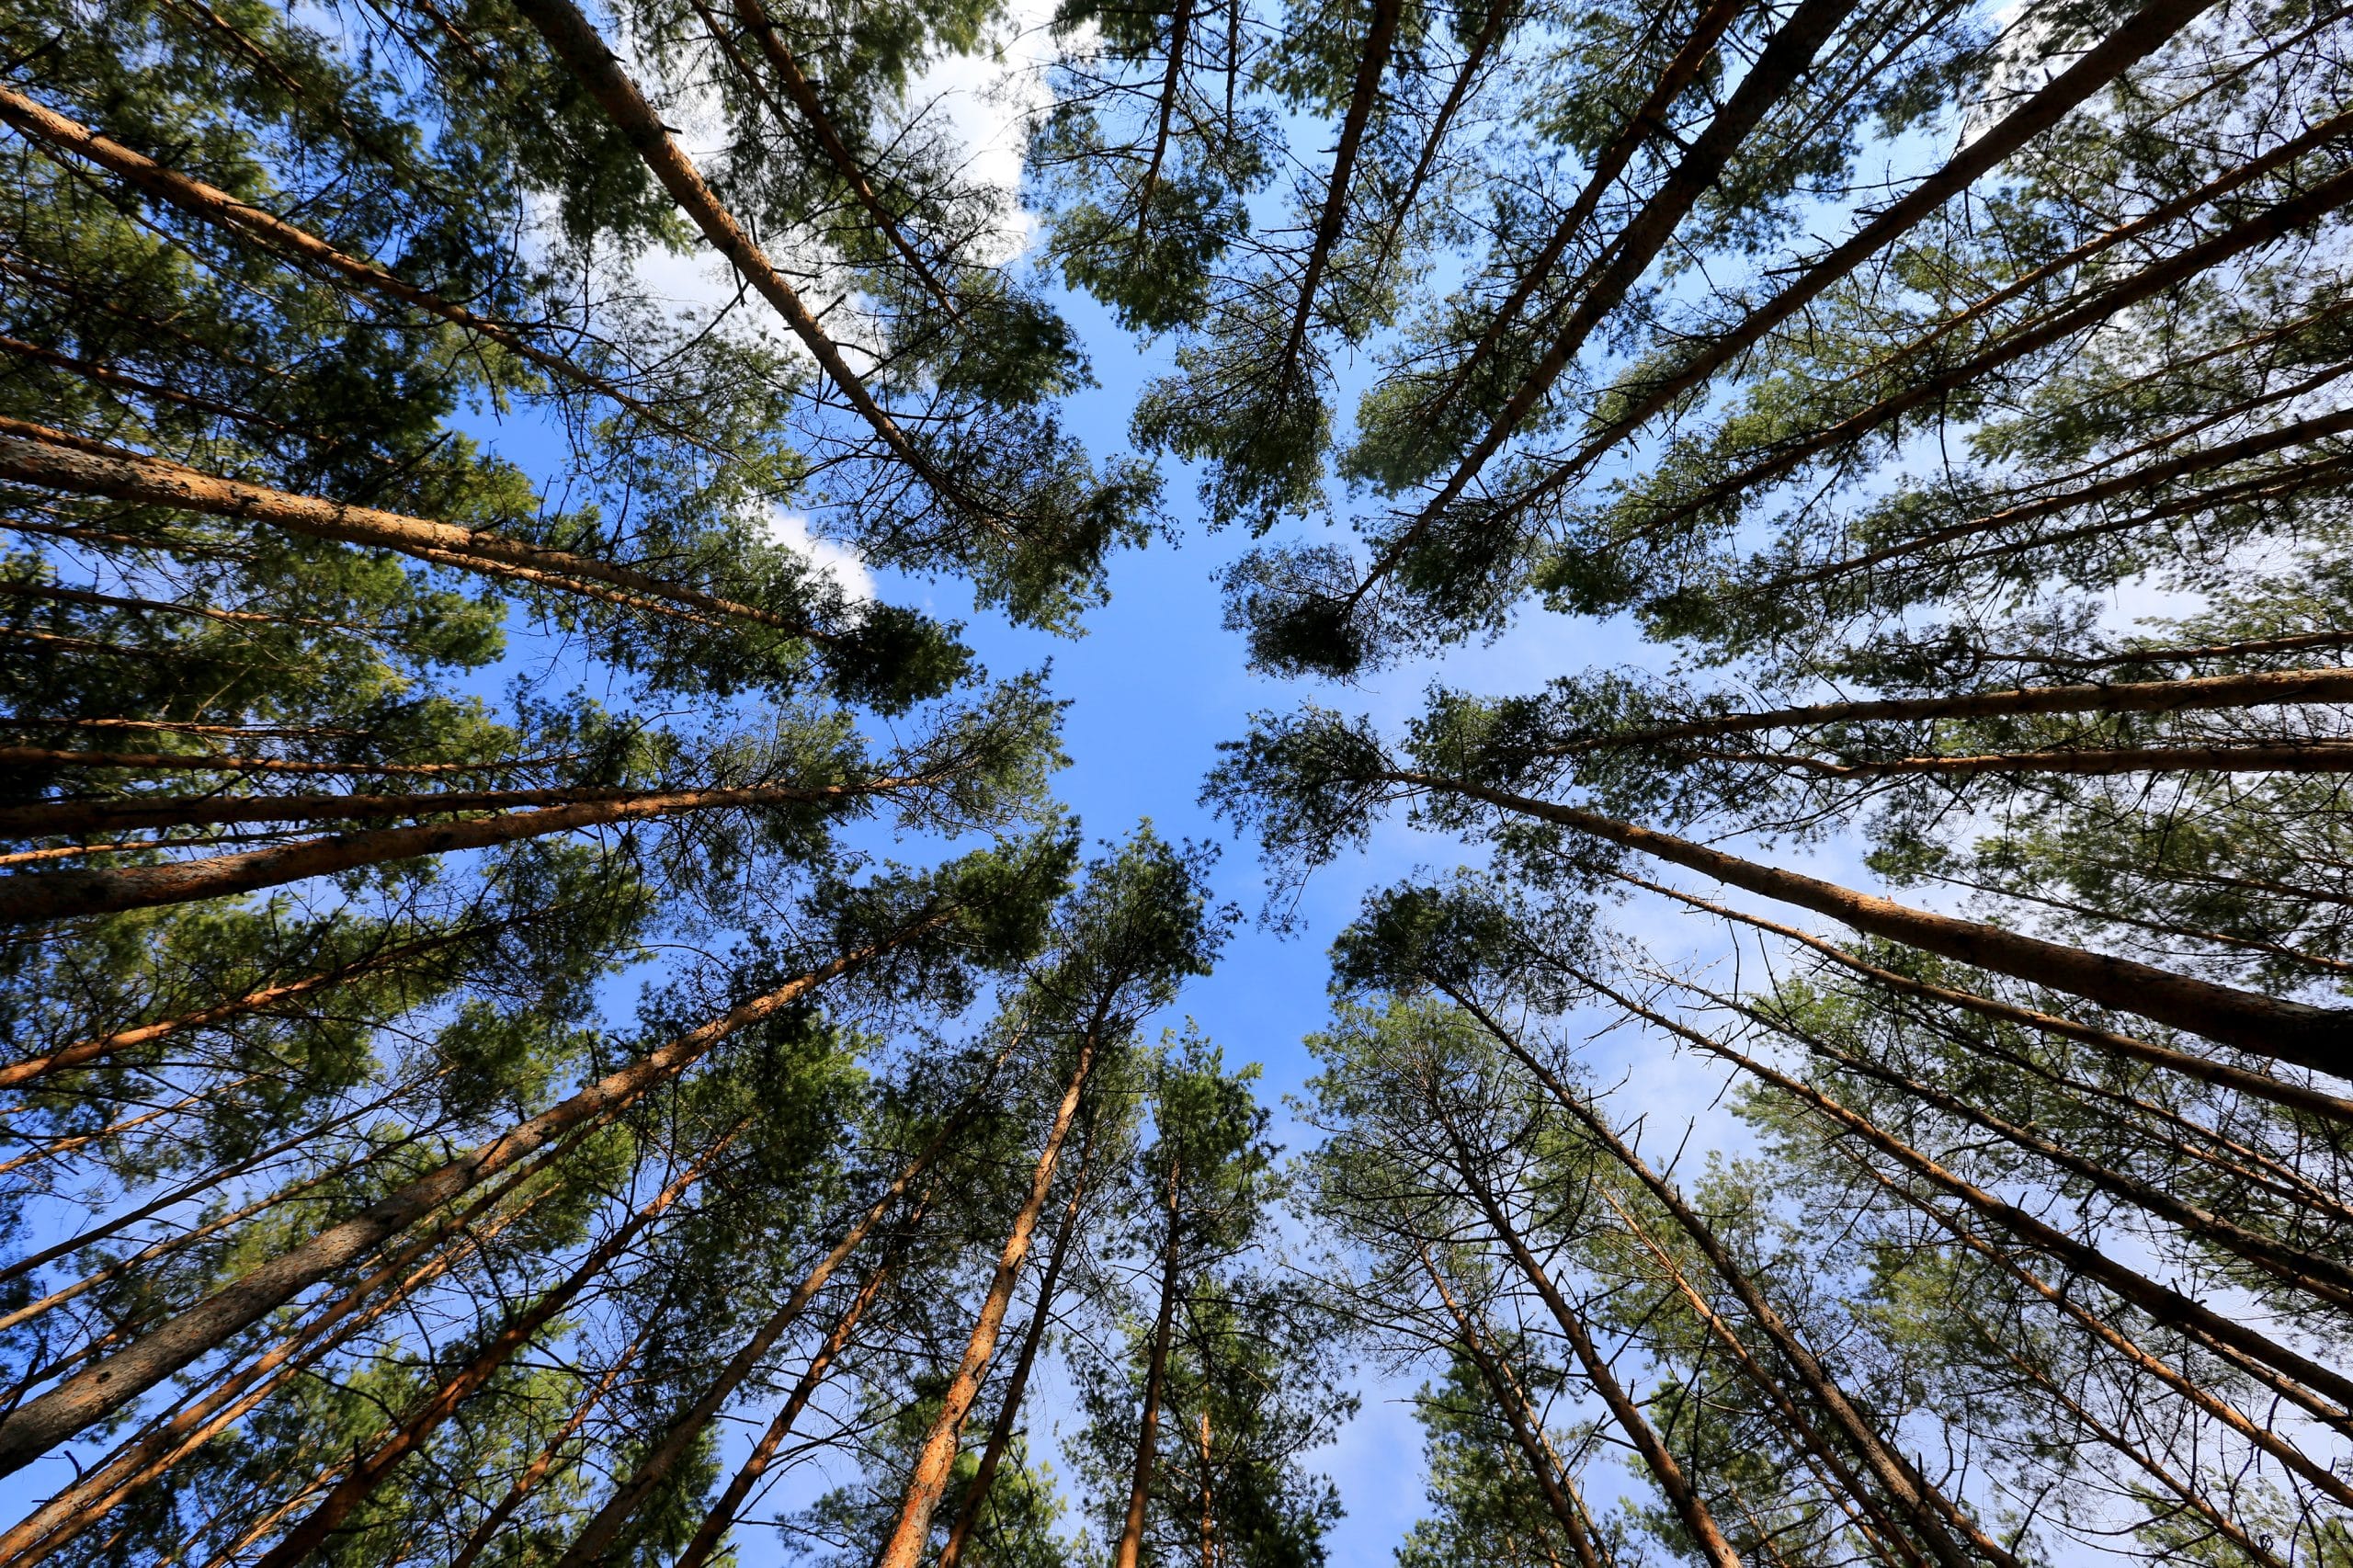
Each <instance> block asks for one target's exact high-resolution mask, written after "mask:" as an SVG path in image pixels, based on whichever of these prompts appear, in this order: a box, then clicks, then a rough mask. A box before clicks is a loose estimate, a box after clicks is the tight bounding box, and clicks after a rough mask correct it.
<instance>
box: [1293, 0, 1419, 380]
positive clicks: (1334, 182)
mask: <svg viewBox="0 0 2353 1568" xmlns="http://www.w3.org/2000/svg"><path fill="white" fill-rule="evenodd" d="M1402 10H1404V5H1403V0H1372V24H1371V26H1370V28H1368V29H1367V30H1366V32H1365V40H1364V50H1363V52H1362V53H1361V55H1359V57H1358V61H1357V79H1356V84H1355V86H1354V88H1353V89H1352V90H1351V91H1350V93H1349V95H1348V108H1347V114H1346V116H1344V117H1343V118H1342V119H1341V121H1340V141H1339V144H1338V146H1337V147H1336V148H1335V149H1334V151H1333V153H1332V174H1331V177H1330V178H1329V179H1328V180H1327V181H1326V182H1325V184H1324V212H1323V216H1322V217H1321V218H1320V219H1319V220H1318V221H1317V222H1316V225H1315V237H1314V240H1313V243H1312V244H1310V245H1309V247H1308V252H1307V263H1306V265H1305V266H1304V267H1301V268H1300V283H1299V302H1298V303H1297V304H1296V305H1294V306H1293V307H1292V309H1291V318H1290V336H1288V337H1287V338H1285V339H1284V342H1283V351H1282V358H1280V359H1279V360H1278V361H1277V362H1276V364H1277V373H1278V374H1279V375H1280V376H1281V377H1282V378H1283V380H1284V381H1285V382H1286V383H1287V384H1288V383H1289V382H1290V379H1291V368H1292V367H1293V366H1294V365H1295V364H1297V363H1298V361H1299V356H1300V352H1301V350H1302V349H1303V348H1304V347H1306V346H1307V328H1308V324H1309V323H1310V322H1311V321H1312V320H1313V318H1314V314H1315V295H1316V291H1317V290H1319V289H1321V288H1322V287H1323V284H1324V265H1325V264H1326V263H1327V262H1329V261H1330V260H1331V258H1332V247H1333V246H1334V245H1336V244H1339V243H1340V230H1341V229H1342V228H1343V227H1344V226H1345V225H1346V223H1347V216H1348V185H1349V182H1350V181H1351V180H1352V179H1353V178H1354V177H1355V176H1356V165H1357V148H1358V144H1359V143H1361V142H1363V141H1364V131H1365V127H1366V126H1367V125H1369V124H1370V123H1371V122H1372V110H1373V106H1374V105H1375V104H1377V103H1379V102H1380V101H1381V77H1382V75H1383V74H1386V73H1387V72H1388V69H1389V54H1390V46H1391V44H1392V41H1393V40H1395V39H1396V37H1397V17H1398V14H1399V13H1400V12H1401V11H1402Z"/></svg>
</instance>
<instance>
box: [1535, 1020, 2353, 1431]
mask: <svg viewBox="0 0 2353 1568" xmlns="http://www.w3.org/2000/svg"><path fill="white" fill-rule="evenodd" d="M1580 978H1581V979H1582V980H1583V982H1584V983H1585V984H1586V986H1587V987H1589V988H1590V989H1591V990H1593V991H1594V992H1595V994H1597V995H1601V996H1604V997H1607V998H1608V1000H1609V1001H1611V1002H1612V1003H1614V1004H1616V1005H1617V1006H1619V1007H1620V1008H1621V1009H1623V1010H1624V1011H1625V1013H1626V1014H1627V1016H1628V1017H1636V1018H1641V1019H1643V1020H1644V1021H1645V1022H1648V1023H1650V1024H1653V1025H1654V1026H1656V1027H1657V1028H1662V1029H1664V1030H1665V1031H1666V1032H1667V1033H1669V1034H1671V1035H1674V1036H1675V1037H1676V1038H1677V1039H1678V1040H1684V1041H1686V1042H1688V1043H1689V1044H1691V1045H1695V1046H1698V1047H1699V1049H1700V1050H1702V1051H1706V1052H1708V1053H1709V1054H1710V1055H1711V1056H1716V1057H1720V1058H1722V1060H1724V1061H1726V1062H1731V1063H1733V1065H1734V1066H1736V1067H1739V1068H1742V1069H1743V1070H1745V1072H1747V1073H1748V1074H1751V1075H1752V1076H1754V1077H1756V1079H1758V1080H1759V1081H1760V1082H1763V1083H1767V1084H1769V1085H1772V1086H1773V1087H1775V1088H1777V1089H1779V1090H1781V1091H1782V1092H1783V1093H1785V1094H1788V1095H1790V1096H1793V1097H1795V1098H1797V1099H1798V1100H1800V1101H1802V1103H1804V1104H1806V1105H1809V1106H1812V1107H1813V1108H1814V1109H1816V1110H1817V1111H1820V1112H1821V1113H1822V1114H1823V1115H1824V1117H1825V1118H1827V1119H1829V1120H1831V1121H1833V1122H1835V1123H1836V1124H1837V1125H1838V1126H1840V1127H1842V1128H1844V1129H1846V1130H1847V1131H1850V1132H1852V1133H1854V1134H1855V1135H1856V1136H1857V1137H1859V1138H1860V1139H1861V1140H1862V1141H1863V1142H1866V1143H1869V1144H1870V1146H1871V1147H1872V1148H1874V1149H1876V1150H1878V1151H1879V1152H1880V1153H1882V1154H1884V1155H1886V1156H1887V1157H1888V1158H1890V1159H1892V1160H1893V1161H1895V1162H1896V1163H1897V1164H1898V1165H1902V1166H1903V1167H1904V1169H1906V1170H1908V1171H1911V1172H1912V1173H1913V1174H1915V1176H1920V1177H1922V1178H1923V1179H1925V1180H1927V1182H1929V1183H1930V1184H1931V1185H1933V1186H1935V1187H1938V1189H1940V1190H1941V1191H1943V1192H1945V1193H1947V1194H1949V1195H1950V1196H1952V1197H1954V1198H1957V1199H1960V1200H1961V1202H1962V1203H1964V1204H1966V1205H1967V1206H1968V1207H1969V1208H1971V1209H1972V1210H1976V1211H1977V1212H1978V1213H1979V1214H1982V1215H1984V1217H1985V1218H1986V1219H1988V1220H1991V1221H1993V1222H1994V1223H1995V1224H1997V1225H1999V1226H2001V1227H2002V1228H2003V1229H2004V1230H2006V1231H2007V1232H2009V1233H2011V1234H2012V1235H2014V1236H2016V1237H2018V1239H2019V1240H2020V1241H2021V1242H2023V1243H2024V1244H2026V1245H2027V1246H2029V1247H2030V1248H2032V1249H2033V1250H2035V1251H2037V1252H2040V1253H2044V1254H2047V1255H2049V1256H2052V1257H2055V1258H2057V1259H2058V1260H2059V1261H2061V1262H2062V1263H2064V1264H2065V1265H2066V1266H2067V1267H2070V1268H2072V1269H2074V1270H2075V1272H2076V1273H2078V1274H2081V1275H2083V1276H2085V1277H2086V1278H2090V1279H2094V1280H2097V1282H2098V1283H2099V1284H2100V1285H2101V1286H2103V1287H2104V1288H2106V1289H2107V1290H2109V1291H2111V1292H2113V1293H2114V1294H2115V1295H2117V1296H2118V1297H2120V1298H2121V1299H2122V1300H2124V1301H2127V1302H2129V1303H2131V1305H2132V1306H2135V1307H2137V1308H2139V1309H2140V1310H2141V1311H2143V1312H2147V1313H2148V1314H2149V1315H2150V1316H2151V1317H2153V1318H2154V1319H2155V1320H2156V1321H2158V1322H2159V1323H2163V1324H2169V1325H2171V1326H2172V1327H2175V1328H2177V1329H2181V1330H2183V1331H2185V1332H2187V1333H2188V1334H2190V1335H2193V1336H2194V1337H2196V1338H2199V1339H2201V1340H2204V1341H2206V1342H2207V1343H2208V1344H2210V1345H2212V1346H2217V1347H2220V1348H2222V1349H2226V1350H2228V1351H2234V1352H2236V1353H2237V1354H2239V1355H2241V1356H2244V1357H2245V1358H2248V1359H2249V1360H2251V1361H2256V1362H2260V1363H2261V1364H2262V1365H2264V1366H2265V1367H2268V1368H2270V1369H2272V1370H2274V1371H2276V1372H2278V1373H2279V1374H2280V1375H2282V1376H2283V1377H2284V1378H2286V1379H2289V1380H2290V1381H2291V1382H2292V1383H2294V1384H2301V1385H2302V1391H2301V1392H2302V1400H2301V1401H2300V1403H2303V1404H2304V1407H2305V1408H2306V1409H2308V1410H2311V1411H2312V1413H2313V1415H2316V1416H2318V1417H2319V1418H2320V1419H2322V1420H2324V1421H2325V1422H2327V1423H2328V1424H2329V1425H2331V1426H2334V1427H2336V1429H2337V1430H2339V1431H2342V1432H2348V1433H2353V1378H2348V1377H2347V1376H2346V1375H2345V1374H2343V1373H2341V1372H2338V1371H2336V1370H2335V1369H2332V1368H2329V1367H2325V1366H2323V1365H2321V1364H2320V1363H2319V1362H2316V1361H2314V1360H2313V1359H2312V1358H2309V1357H2307V1356H2303V1355H2301V1354H2299V1353H2298V1352H2296V1351H2294V1350H2291V1349H2290V1348H2288V1347H2287V1346H2284V1345H2279V1344H2277V1343H2275V1342H2274V1341H2272V1340H2271V1339H2269V1338H2268V1337H2266V1336H2265V1335H2261V1334H2258V1333H2256V1331H2255V1330H2254V1329H2252V1328H2250V1327H2248V1326H2247V1325H2245V1324H2242V1323H2240V1322H2238V1321H2236V1320H2235V1319H2233V1318H2228V1317H2225V1316H2223V1315H2222V1313H2220V1312H2214V1311H2213V1310H2211V1308H2208V1307H2206V1306H2204V1305H2201V1304H2200V1303H2199V1302H2197V1301H2192V1300H2190V1299H2189V1298H2188V1297H2187V1296H2185V1295H2183V1294H2182V1293H2181V1292H2180V1291H2178V1290H2173V1289H2171V1288H2170V1287H2168V1286H2165V1285H2160V1284H2158V1283H2157V1282H2156V1281H2155V1280H2154V1279H2151V1278H2147V1277H2146V1276H2144V1275H2142V1274H2139V1273H2137V1272H2135V1271H2134V1270H2132V1269H2130V1268H2127V1267H2124V1266H2123V1265H2122V1264H2120V1263H2118V1262H2117V1261H2116V1260H2115V1259H2113V1258H2111V1257H2109V1256H2108V1255H2107V1254H2105V1253H2103V1252H2100V1251H2099V1250H2098V1249H2097V1248H2095V1247H2091V1246H2088V1245H2086V1244H2084V1243H2082V1242H2080V1241H2077V1240H2076V1239H2075V1237H2073V1236H2071V1235H2069V1234H2067V1233H2065V1232H2064V1231H2061V1230H2058V1229H2056V1228H2054V1227H2052V1226H2051V1225H2048V1224H2045V1223H2044V1222H2043V1221H2040V1220H2039V1219H2037V1218H2036V1217H2035V1216H2034V1215H2032V1214H2029V1213H2028V1212H2027V1211H2026V1210H2023V1209H2020V1208H2018V1206H2017V1205H2015V1204H2011V1203H2006V1202H2004V1201H2003V1200H2002V1199H1998V1198H1996V1197H1995V1196H1994V1195H1993V1194H1992V1193H1990V1192H1987V1191H1986V1190H1984V1188H1983V1187H1977V1186H1975V1185H1973V1184H1972V1183H1970V1182H1968V1181H1965V1180H1963V1179H1962V1178H1961V1177H1960V1176H1955V1175H1954V1174H1953V1173H1952V1172H1950V1171H1949V1170H1946V1169H1945V1168H1944V1167H1943V1166H1942V1165H1938V1163H1937V1162H1936V1161H1934V1160H1932V1159H1930V1158H1929V1157H1928V1156H1927V1155H1926V1154H1924V1153H1920V1152H1919V1151H1918V1150H1916V1149H1915V1148H1913V1147H1912V1146H1911V1145H1910V1144H1908V1143H1905V1142H1903V1141H1902V1140H1900V1139H1898V1138H1896V1137H1895V1136H1894V1135H1893V1134H1892V1133H1890V1132H1888V1131H1885V1130H1883V1129H1881V1127H1880V1126H1879V1125H1878V1124H1877V1123H1875V1122H1873V1121H1871V1120H1870V1119H1869V1118H1867V1117H1865V1116H1863V1115H1861V1114H1860V1113H1859V1112H1857V1111H1855V1110H1852V1109H1849V1108H1847V1107H1846V1106H1844V1105H1841V1104H1840V1103H1839V1102H1838V1101H1836V1100H1834V1099H1832V1098H1831V1097H1830V1096H1827V1095H1825V1094H1824V1093H1823V1092H1822V1091H1821V1090H1819V1089H1816V1088H1814V1087H1813V1086H1812V1085H1808V1084H1803V1083H1801V1082H1799V1081H1798V1080H1797V1079H1795V1078H1792V1077H1790V1075H1789V1074H1785V1073H1780V1072H1777V1071H1775V1070H1774V1069H1773V1068H1771V1067H1768V1066H1767V1065H1766V1064H1765V1063H1763V1062H1759V1061H1757V1060H1756V1058H1754V1057H1752V1056H1749V1055H1747V1054H1745V1052H1743V1051H1737V1050H1735V1049H1733V1047H1731V1046H1729V1045H1726V1044H1724V1043H1723V1042H1722V1041H1721V1040H1715V1039H1713V1038H1712V1037H1711V1036H1709V1035H1706V1034H1703V1033H1702V1032H1700V1031H1699V1030H1698V1029H1694V1028H1688V1026H1686V1025H1683V1024H1679V1023H1677V1022H1676V1021H1675V1020H1674V1019H1672V1018H1668V1017H1665V1016H1664V1015H1662V1014H1660V1013H1658V1012H1656V1011H1655V1010H1654V1009H1652V1008H1649V1007H1645V1006H1643V1005H1642V1004H1640V1003H1638V1002H1636V1001H1634V1000H1633V999H1632V998H1631V997H1629V996H1627V995H1625V994H1622V993H1620V992H1619V991H1616V990H1614V989H1612V988H1611V987H1609V986H1608V985H1607V984H1605V983H1602V982H1601V981H1599V980H1598V979H1597V978H1595V977H1593V976H1590V975H1587V976H1581V977H1580ZM2283 1392H2285V1391H2283ZM2322 1401H2327V1402H2329V1403H2322Z"/></svg>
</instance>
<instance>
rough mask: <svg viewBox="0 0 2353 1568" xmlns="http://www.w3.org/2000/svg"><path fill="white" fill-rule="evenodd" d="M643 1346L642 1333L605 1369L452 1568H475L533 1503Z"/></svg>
mask: <svg viewBox="0 0 2353 1568" xmlns="http://www.w3.org/2000/svg"><path fill="white" fill-rule="evenodd" d="M643 1347H644V1337H643V1335H642V1334H641V1335H640V1336H639V1337H638V1338H637V1339H635V1340H633V1341H631V1343H630V1344H629V1345H628V1346H626V1347H625V1348H623V1350H622V1351H621V1353H620V1355H619V1356H616V1357H615V1358H613V1364H612V1365H611V1366H610V1367H608V1368H607V1369H605V1375H604V1376H602V1377H600V1378H598V1379H597V1381H596V1382H594V1383H593V1384H591V1385H590V1386H589V1389H588V1392H587V1393H586V1394H585V1395H584V1396H583V1397H582V1399H581V1401H580V1403H578V1404H576V1405H574V1407H573V1411H572V1415H570V1416H569V1417H567V1418H566V1419H565V1421H564V1423H563V1426H560V1427H558V1428H557V1429H556V1434H555V1436H554V1437H550V1438H549V1439H548V1440H547V1443H546V1444H545V1446H543V1447H542V1448H541V1449H540V1451H539V1452H538V1453H536V1454H534V1455H532V1456H531V1461H530V1463H529V1464H527V1465H525V1466H524V1467H523V1469H522V1471H521V1472H520V1473H519V1474H517V1476H516V1477H515V1479H514V1480H513V1481H512V1482H510V1483H508V1484H507V1488H506V1495H504V1496H502V1497H501V1498H499V1500H498V1502H497V1503H496V1504H495V1505H494V1506H493V1507H492V1508H491V1510H490V1512H488V1513H487V1514H484V1515H483V1517H482V1522H481V1523H480V1524H478V1525H476V1526H475V1527H474V1528H473V1533H472V1535H469V1536H468V1537H466V1543H465V1545H464V1546H462V1547H460V1549H459V1551H458V1555H457V1556H455V1557H453V1558H451V1559H450V1560H449V1568H472V1562H473V1561H474V1559H475V1558H477V1557H480V1556H481V1555H482V1554H483V1551H485V1550H487V1549H488V1548H489V1546H490V1544H491V1542H492V1541H494V1540H496V1539H497V1538H498V1533H499V1531H500V1530H501V1529H503V1528H506V1521H507V1520H508V1519H510V1518H513V1517H515V1510H516V1509H517V1508H519V1507H521V1506H523V1505H524V1503H525V1502H527V1501H529V1498H530V1495H531V1494H532V1493H534V1492H536V1491H538V1490H539V1488H540V1483H541V1482H543V1481H545V1480H546V1479H547V1478H548V1477H549V1476H550V1475H551V1474H552V1473H553V1472H554V1471H555V1470H556V1466H557V1462H558V1461H559V1460H561V1459H562V1458H563V1448H564V1445H565V1444H567V1443H569V1442H571V1441H572V1439H573V1438H574V1437H578V1436H579V1435H580V1429H581V1428H582V1427H583V1426H586V1425H588V1420H589V1417H590V1416H592V1415H595V1414H596V1413H597V1406H599V1405H601V1404H603V1403H604V1402H605V1401H606V1400H607V1399H608V1397H610V1395H611V1394H612V1392H613V1390H614V1388H615V1387H616V1386H618V1385H619V1384H620V1381H621V1374H622V1373H623V1372H624V1371H626V1370H628V1369H629V1364H630V1363H631V1361H634V1360H635V1359H636V1358H637V1353H638V1352H639V1351H640V1350H641V1349H642V1348H643Z"/></svg>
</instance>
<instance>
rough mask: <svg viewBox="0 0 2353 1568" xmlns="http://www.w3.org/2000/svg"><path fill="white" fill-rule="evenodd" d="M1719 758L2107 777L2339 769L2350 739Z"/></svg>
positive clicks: (2348, 764) (1865, 773)
mask: <svg viewBox="0 0 2353 1568" xmlns="http://www.w3.org/2000/svg"><path fill="white" fill-rule="evenodd" d="M1694 755H1695V756H1705V757H1709V758H1711V759H1712V760H1714V761H1719V762H1733V763H1751V764H1755V765H1756V766H1758V767H1774V768H1780V769H1784V770H1786V771H1789V772H1793V773H1811V774H1815V775H1819V776H1821V777H1824V778H1977V777H1981V776H1983V775H1985V774H2005V775H2009V774H2022V773H2051V774H2064V775H2067V776H2069V777H2074V778H2112V777H2115V776H2118V775H2122V774H2132V773H2345V772H2348V771H2353V741H2337V740H2313V741H2284V742H2278V743H2270V744H2246V745H2177V746H2114V747H2107V748H2096V747H2090V746H2086V747H2081V748H2073V749H2069V748H2061V749H2054V750H2051V751H2019V752H1992V753H1984V754H1980V755H1977V756H1904V757H1893V758H1891V759H1889V760H1888V761H1885V762H1831V761H1828V760H1826V759H1824V758H1822V757H1818V756H1791V755H1788V754H1784V753H1779V752H1730V753H1707V752H1701V753H1695V754H1694Z"/></svg>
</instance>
